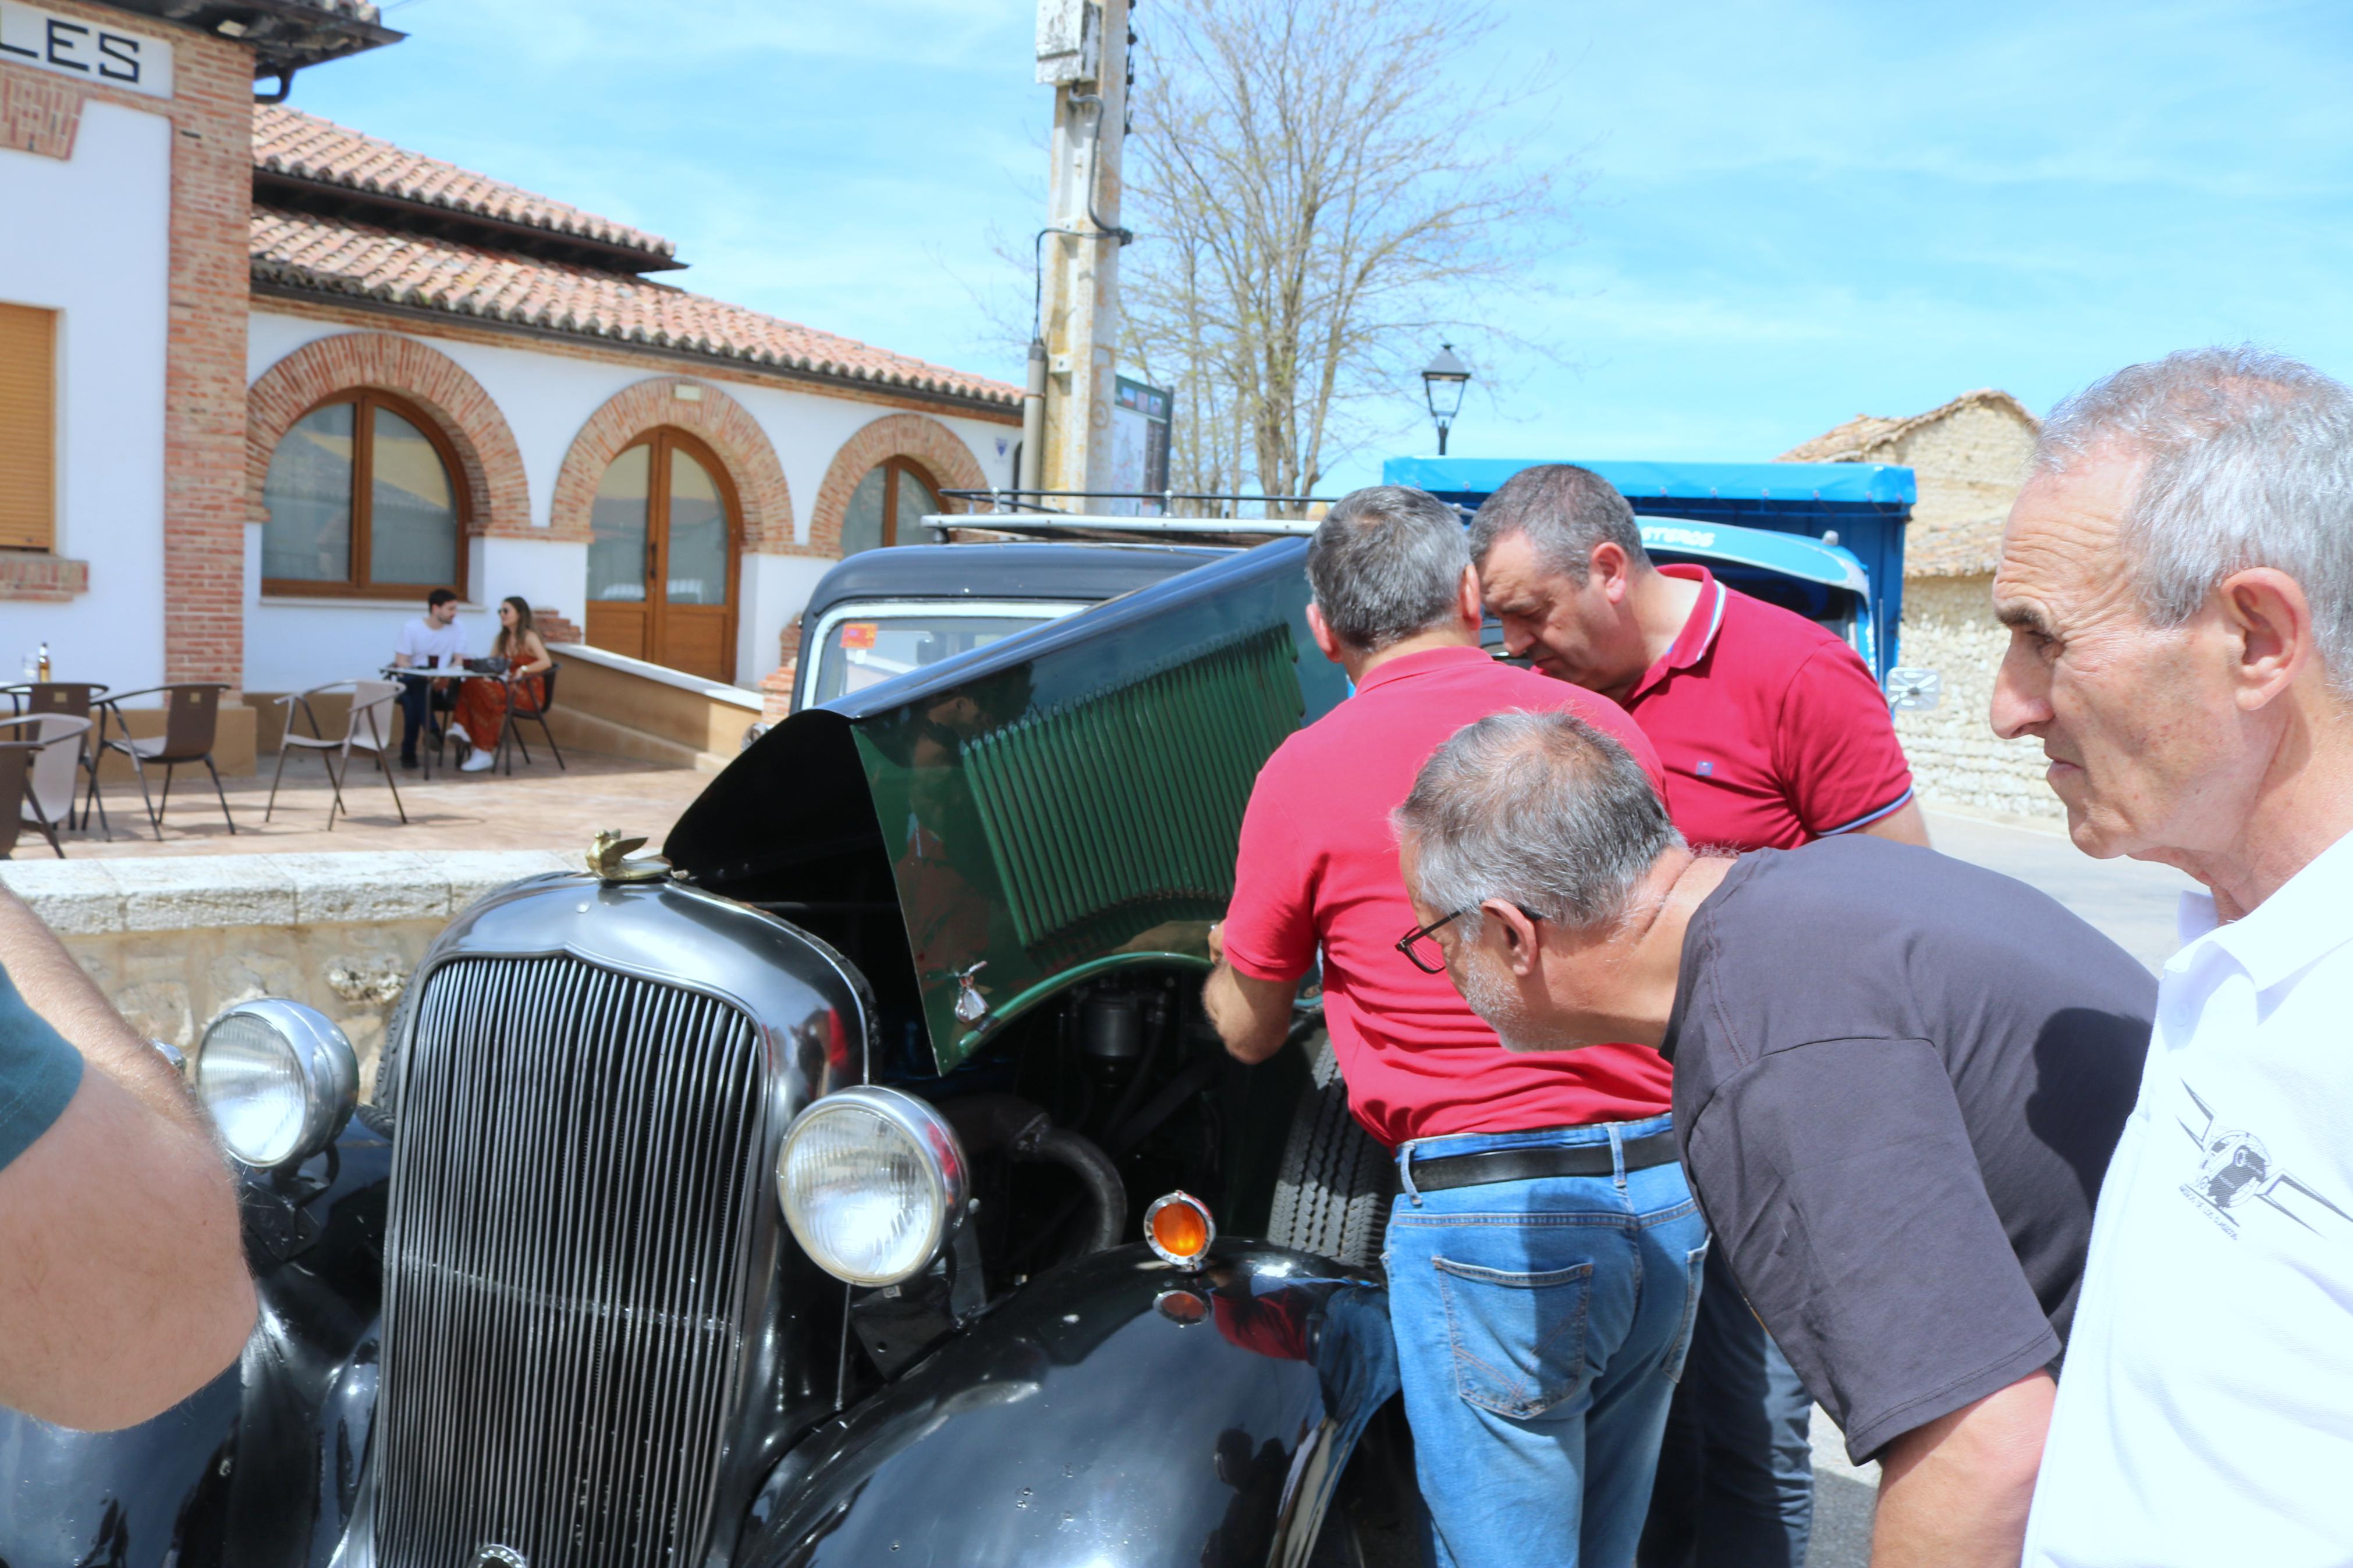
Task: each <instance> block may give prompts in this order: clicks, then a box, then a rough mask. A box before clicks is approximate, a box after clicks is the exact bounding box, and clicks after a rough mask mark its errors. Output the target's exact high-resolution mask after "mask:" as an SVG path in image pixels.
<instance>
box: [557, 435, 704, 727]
mask: <svg viewBox="0 0 2353 1568" xmlns="http://www.w3.org/2000/svg"><path fill="white" fill-rule="evenodd" d="M738 515H739V513H738V510H737V507H736V504H735V494H734V489H733V486H732V485H731V484H730V483H729V481H728V478H727V470H726V469H725V468H722V467H721V466H720V464H719V460H718V459H717V458H715V457H714V456H712V452H711V449H710V448H709V447H705V446H703V445H702V442H700V441H697V440H696V439H695V438H694V437H691V436H689V435H687V434H686V433H685V432H683V431H680V430H671V429H667V428H665V429H660V430H656V431H654V432H652V433H651V434H650V435H649V436H648V437H646V438H645V439H644V440H642V441H640V442H638V444H637V445H636V446H633V447H629V448H628V449H627V450H625V451H623V452H622V453H621V454H620V455H619V456H618V457H617V458H614V459H613V461H612V464H611V466H610V467H608V468H607V469H606V470H605V477H604V479H603V480H602V481H601V482H600V483H599V484H598V485H597V487H596V506H595V510H594V511H593V513H592V538H591V541H590V543H589V546H588V627H587V633H588V641H589V643H590V644H591V645H592V646H594V647H601V648H608V649H610V650H611V651H613V652H615V653H620V654H627V655H628V656H629V657H630V658H642V659H646V660H648V661H649V662H650V663H654V664H659V665H662V666H664V667H666V668H670V669H676V670H680V671H682V672H684V673H686V674H689V675H699V676H702V678H704V679H708V680H717V681H723V682H728V683H731V684H732V683H733V680H734V679H735V597H736V566H735V561H736V542H737V538H738V533H739V524H738V522H737V517H738Z"/></svg>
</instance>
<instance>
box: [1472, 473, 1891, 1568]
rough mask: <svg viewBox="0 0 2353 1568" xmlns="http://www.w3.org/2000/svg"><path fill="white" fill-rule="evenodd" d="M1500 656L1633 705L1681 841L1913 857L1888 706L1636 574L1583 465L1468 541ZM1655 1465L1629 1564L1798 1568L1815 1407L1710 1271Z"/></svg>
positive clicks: (1516, 495) (1836, 667)
mask: <svg viewBox="0 0 2353 1568" xmlns="http://www.w3.org/2000/svg"><path fill="white" fill-rule="evenodd" d="M1471 548H1472V553H1473V555H1474V556H1475V557H1476V558H1477V562H1478V568H1479V578H1480V584H1481V587H1482V591H1483V595H1484V598H1485V601H1486V607H1487V610H1488V612H1489V613H1490V614H1492V615H1493V616H1495V617H1496V618H1497V619H1498V620H1500V621H1501V622H1502V623H1503V626H1504V644H1505V646H1506V647H1508V648H1509V649H1510V650H1511V651H1512V652H1513V653H1514V654H1515V655H1526V656H1528V657H1529V658H1530V659H1531V661H1532V662H1533V663H1534V664H1535V667H1536V668H1538V669H1540V670H1542V671H1543V672H1544V673H1545V674H1546V675H1549V676H1552V677H1554V678H1556V679H1559V680H1562V681H1567V682H1572V683H1574V684H1575V685H1577V686H1579V687H1583V688H1586V689H1589V690H1592V691H1596V692H1599V693H1600V694H1601V695H1602V696H1604V697H1607V698H1609V699H1611V700H1614V701H1616V702H1617V703H1619V704H1620V705H1621V706H1622V707H1623V708H1624V709H1625V710H1627V711H1628V712H1630V714H1631V715H1632V716H1633V718H1634V721H1635V722H1637V723H1638V724H1640V725H1641V729H1642V732H1643V733H1644V734H1645V735H1647V736H1648V737H1649V738H1650V741H1651V744H1652V745H1653V746H1654V747H1656V748H1657V750H1658V755H1659V760H1660V762H1661V763H1662V765H1663V766H1664V767H1665V770H1666V778H1667V785H1666V792H1665V793H1666V800H1667V813H1668V816H1670V817H1671V818H1672V820H1673V822H1674V825H1675V827H1676V828H1677V830H1679V831H1680V832H1681V833H1682V834H1683V837H1684V839H1685V841H1687V842H1688V843H1690V844H1691V845H1692V846H1693V847H1722V848H1727V849H1733V850H1751V849H1794V848H1796V847H1798V846H1799V845H1800V844H1807V843H1810V842H1812V841H1813V840H1814V839H1817V838H1827V837H1832V836H1834V835H1837V834H1841V833H1868V834H1873V835H1875V836H1877V837H1884V838H1893V839H1896V840H1898V841H1900V842H1903V843H1907V844H1926V843H1927V842H1928V832H1927V826H1926V823H1925V822H1924V821H1923V820H1922V819H1921V816H1920V808H1919V806H1918V805H1917V804H1916V803H1915V802H1914V800H1913V798H1912V771H1911V768H1910V767H1909V766H1908V765H1907V764H1906V763H1905V760H1904V751H1903V748H1902V746H1900V745H1899V744H1898V743H1897V742H1896V739H1895V726H1894V723H1893V722H1892V721H1890V719H1889V717H1888V711H1887V700H1886V698H1885V697H1884V696H1883V695H1882V693H1881V692H1880V689H1879V687H1878V685H1877V683H1875V682H1874V681H1873V679H1872V678H1871V672H1870V670H1869V669H1867V668H1864V666H1863V662H1862V659H1861V658H1859V657H1858V656H1857V655H1856V653H1855V651H1854V650H1853V649H1852V648H1851V647H1848V646H1847V645H1846V644H1845V643H1844V642H1842V641H1841V640H1840V639H1839V638H1838V637H1836V636H1834V635H1832V634H1831V632H1829V631H1828V630H1826V629H1824V628H1823V627H1821V626H1817V625H1815V624H1814V623H1813V622H1811V621H1809V620H1807V619H1806V618H1805V617H1804V616H1798V615H1793V614H1791V613H1790V612H1789V611H1788V610H1784V609H1781V608H1780V607H1778V605H1768V604H1766V603H1765V602H1764V601H1762V600H1760V599H1754V598H1751V597H1749V596H1748V595H1746V594H1741V593H1736V592H1735V591H1733V590H1732V589H1729V588H1726V587H1725V585H1724V584H1721V583H1719V582H1717V581H1716V580H1715V576H1714V575H1713V574H1711V573H1709V572H1708V571H1707V569H1706V568H1704V567H1701V566H1653V565H1652V564H1651V558H1650V556H1649V554H1648V553H1647V552H1645V551H1644V550H1643V548H1642V535H1641V529H1640V527H1639V526H1638V525H1637V524H1636V522H1635V521H1634V509H1633V508H1632V507H1631V506H1630V505H1628V504H1627V501H1626V498H1625V497H1623V496H1621V495H1620V494H1619V493H1618V491H1617V489H1616V488H1615V487H1613V486H1612V485H1611V484H1610V483H1609V480H1607V479H1603V478H1602V477H1601V476H1600V475H1599V474H1596V473H1594V472H1593V471H1592V470H1591V469H1589V468H1577V467H1574V466H1573V465H1570V464H1567V463H1551V464H1544V465H1541V466H1538V467H1535V468H1523V469H1522V470H1520V472H1518V473H1516V474H1514V475H1513V476H1512V477H1511V479H1508V480H1506V481H1505V482H1504V485H1503V486H1502V488H1500V489H1497V490H1496V491H1495V492H1494V494H1493V495H1491V496H1489V497H1488V498H1487V500H1486V502H1485V504H1484V505H1482V506H1481V507H1480V509H1479V515H1478V518H1477V520H1476V521H1474V522H1473V523H1472V528H1471ZM1707 1279H1708V1285H1707V1289H1706V1291H1705V1292H1704V1295H1703V1297H1702V1299H1701V1304H1700V1311H1699V1321H1698V1324H1697V1327H1696V1330H1695V1331H1694V1334H1693V1337H1692V1347H1691V1355H1690V1361H1689V1364H1688V1366H1687V1367H1686V1370H1685V1373H1684V1376H1683V1383H1682V1385H1681V1387H1679V1388H1678V1389H1677V1391H1676V1394H1675V1401H1674V1410H1673V1414H1672V1416H1671V1417H1670V1420H1669V1424H1668V1429H1667V1436H1666V1443H1665V1447H1664V1448H1663V1450H1662V1453H1661V1455H1660V1459H1659V1475H1658V1485H1657V1489H1656V1491H1655V1493H1654V1494H1653V1499H1652V1503H1651V1528H1650V1529H1649V1531H1647V1532H1646V1533H1645V1535H1644V1537H1643V1541H1642V1552H1641V1560H1642V1563H1643V1564H1644V1568H1689V1565H1691V1564H1694V1563H1696V1564H1703V1565H1705V1568H1799V1565H1800V1564H1802V1563H1804V1562H1805V1560H1806V1544H1807V1539H1808V1537H1809V1535H1810V1532H1811V1528H1812V1518H1813V1466H1812V1461H1811V1456H1810V1445H1809V1443H1808V1436H1807V1428H1808V1426H1809V1424H1810V1416H1811V1414H1812V1401H1811V1400H1810V1399H1809V1398H1808V1397H1807V1394H1806V1392H1805V1388H1804V1385H1803V1384H1800V1383H1799V1379H1798V1375H1797V1373H1796V1372H1795V1371H1793V1370H1792V1369H1791V1368H1790V1366H1789V1363H1788V1360H1787V1359H1786V1358H1785V1357H1783V1355H1782V1354H1781V1352H1780V1351H1779V1349H1778V1347H1777V1346H1775V1345H1774V1343H1773V1342H1772V1341H1771V1339H1769V1338H1768V1337H1767V1335H1766V1333H1765V1331H1764V1329H1763V1327H1762V1326H1761V1325H1759V1324H1758V1322H1757V1319H1756V1316H1755V1314H1753V1313H1751V1312H1750V1311H1749V1310H1747V1307H1746V1302H1745V1301H1743V1300H1742V1299H1741V1296H1740V1291H1739V1287H1738V1285H1737V1284H1736V1282H1735V1281H1734V1280H1733V1279H1732V1277H1731V1275H1730V1273H1729V1271H1728V1270H1727V1269H1726V1268H1725V1265H1724V1264H1723V1262H1722V1261H1721V1259H1719V1258H1711V1259H1710V1260H1709V1263H1708V1267H1707Z"/></svg>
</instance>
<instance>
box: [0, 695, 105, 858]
mask: <svg viewBox="0 0 2353 1568" xmlns="http://www.w3.org/2000/svg"><path fill="white" fill-rule="evenodd" d="M89 732H90V721H89V720H87V719H69V718H66V717H64V716H63V715H60V714H56V713H26V714H21V715H19V716H17V717H16V718H13V719H0V746H5V747H6V748H7V749H8V750H9V752H11V755H12V761H11V762H10V763H8V764H7V772H8V773H10V775H11V776H12V777H13V778H14V780H15V786H16V787H15V790H14V793H15V795H16V805H14V806H13V807H11V806H8V805H7V803H6V802H5V800H0V807H5V809H6V814H7V817H8V822H7V829H6V830H7V837H8V842H9V844H10V845H11V846H13V845H14V844H15V842H16V836H17V834H18V833H19V832H21V831H22V825H23V824H24V823H26V822H30V823H31V824H32V825H33V826H36V827H37V828H39V829H40V830H41V835H42V837H45V838H47V840H48V841H49V848H50V849H51V850H52V851H53V852H54V853H55V854H56V855H57V858H58V859H60V860H62V859H64V858H66V851H65V846H63V845H62V844H59V843H58V826H60V825H63V826H67V827H71V826H73V798H74V757H75V756H76V754H77V753H79V752H80V751H81V749H82V737H83V736H85V735H87V734H88V733H89ZM5 793H6V792H5V791H0V794H5Z"/></svg>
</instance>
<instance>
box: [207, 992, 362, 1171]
mask: <svg viewBox="0 0 2353 1568" xmlns="http://www.w3.org/2000/svg"><path fill="white" fill-rule="evenodd" d="M359 1083H360V1066H359V1058H357V1057H355V1056H353V1054H352V1043H351V1041H349V1040H347V1039H345V1038H344V1037H343V1031H342V1030H341V1029H339V1028H337V1027H335V1026H334V1025H333V1024H332V1022H330V1021H329V1020H328V1019H327V1017H326V1016H325V1015H323V1014H322V1013H320V1012H318V1011H317V1010H315V1009H313V1008H310V1007H305V1006H303V1005H301V1003H299V1002H284V1001H280V1000H279V999H278V998H276V997H274V996H270V997H263V998H262V999H260V1000H259V1001H255V1002H240V1003H238V1004H237V1005H236V1006H234V1007H231V1008H230V1009H228V1011H227V1012H225V1013H223V1014H222V1015H221V1016H219V1017H217V1018H215V1019H214V1020H213V1021H212V1026H210V1027H209V1028H207V1029H206V1030H205V1037H204V1040H203V1043H202V1044H200V1045H199V1046H198V1047H197V1057H196V1098H198V1099H199V1100H203V1101H204V1103H205V1109H206V1110H209V1111H211V1112H212V1118H213V1124H214V1125H215V1126H216V1127H218V1128H219V1129H220V1135H221V1142H223V1143H226V1144H227V1146H228V1152H230V1153H231V1154H233V1155H235V1156H236V1157H237V1159H238V1160H240V1161H242V1162H244V1163H246V1164H248V1165H252V1166H255V1167H257V1168H259V1169H264V1170H267V1169H269V1168H270V1167H272V1166H277V1165H290V1164H295V1163H300V1162H301V1161H303V1160H307V1159H309V1158H310V1157H311V1155H313V1154H315V1153H317V1152H319V1151H320V1150H322V1149H323V1148H325V1147H326V1146H327V1145H328V1144H329V1143H331V1142H334V1138H335V1134H337V1133H338V1132H341V1131H343V1123H344V1122H345V1121H348V1120H350V1118H351V1114H352V1107H353V1106H354V1105H356V1104H358V1103H359Z"/></svg>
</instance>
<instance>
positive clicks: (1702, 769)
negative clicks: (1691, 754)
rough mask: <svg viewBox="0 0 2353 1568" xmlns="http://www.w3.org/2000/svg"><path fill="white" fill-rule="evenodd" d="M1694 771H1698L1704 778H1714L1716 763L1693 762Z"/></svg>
mask: <svg viewBox="0 0 2353 1568" xmlns="http://www.w3.org/2000/svg"><path fill="white" fill-rule="evenodd" d="M1692 772H1694V773H1697V774H1698V775H1699V776H1700V777H1702V778H1704V779H1708V778H1714V777H1715V763H1693V764H1692Z"/></svg>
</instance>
